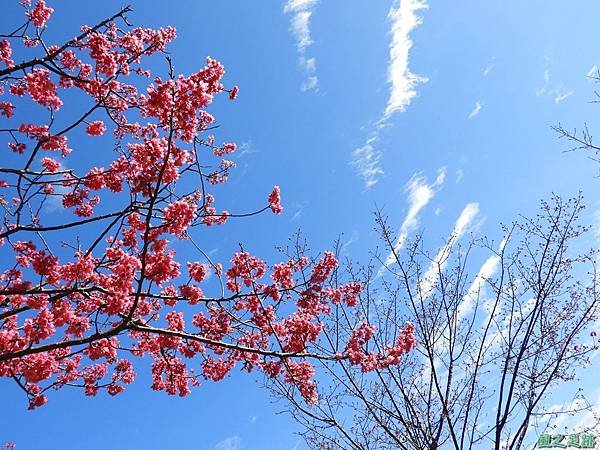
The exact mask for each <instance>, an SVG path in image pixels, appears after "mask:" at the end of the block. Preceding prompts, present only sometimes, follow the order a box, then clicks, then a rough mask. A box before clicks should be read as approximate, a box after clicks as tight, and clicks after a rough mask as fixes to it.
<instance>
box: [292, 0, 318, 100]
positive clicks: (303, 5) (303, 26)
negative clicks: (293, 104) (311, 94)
mask: <svg viewBox="0 0 600 450" xmlns="http://www.w3.org/2000/svg"><path fill="white" fill-rule="evenodd" d="M318 3H319V0H289V1H288V2H287V3H286V4H285V6H284V7H283V12H284V13H286V14H291V15H292V18H291V19H290V31H291V32H292V34H293V36H294V39H295V40H296V48H297V50H298V55H299V56H298V64H299V66H300V67H301V68H302V70H303V71H304V74H305V75H306V78H305V80H304V81H303V82H302V85H301V86H300V89H301V90H302V91H309V90H316V89H317V88H318V85H319V79H318V78H317V75H316V73H317V61H316V59H315V58H314V57H307V56H306V49H307V48H308V47H309V46H310V45H311V44H312V43H313V40H312V38H311V36H310V18H311V16H312V14H313V11H314V8H315V7H316V5H317V4H318Z"/></svg>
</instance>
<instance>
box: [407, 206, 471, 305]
mask: <svg viewBox="0 0 600 450" xmlns="http://www.w3.org/2000/svg"><path fill="white" fill-rule="evenodd" d="M478 213H479V203H467V205H466V206H465V207H464V208H463V210H462V212H461V213H460V216H458V219H457V220H456V224H455V225H454V230H452V233H451V234H450V237H449V238H448V240H447V241H446V244H445V245H444V246H443V247H442V248H441V249H440V250H439V251H438V253H437V255H436V256H435V258H434V259H433V261H432V262H431V265H430V266H429V269H427V272H426V273H425V276H424V277H423V279H422V281H421V283H420V284H419V290H420V291H421V295H422V296H423V297H425V296H427V295H428V294H429V292H430V291H431V289H432V288H433V286H434V284H435V280H436V279H437V275H438V271H440V270H443V269H444V267H445V266H446V264H447V263H448V258H449V256H450V253H451V250H452V247H453V246H454V244H455V243H456V241H458V240H459V239H460V238H461V236H462V235H463V234H464V233H465V232H466V231H467V230H468V229H469V225H471V223H472V222H473V220H474V219H475V216H477V214H478Z"/></svg>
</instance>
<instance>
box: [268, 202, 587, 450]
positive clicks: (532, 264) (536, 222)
mask: <svg viewBox="0 0 600 450" xmlns="http://www.w3.org/2000/svg"><path fill="white" fill-rule="evenodd" d="M583 208H584V206H583V204H582V198H581V197H577V198H574V199H570V200H567V201H565V200H562V199H561V198H559V197H554V198H553V199H552V201H551V202H550V203H546V202H543V203H542V207H541V210H540V212H539V214H538V215H536V216H535V217H533V218H525V217H522V218H520V219H519V220H518V221H516V222H514V223H513V224H511V225H509V226H504V227H503V228H502V230H503V235H504V237H503V240H502V241H501V242H500V243H497V244H495V243H494V242H491V241H490V240H487V239H475V238H472V239H471V242H470V243H469V244H468V245H466V246H462V247H461V246H459V245H458V244H457V243H456V242H455V240H454V239H453V238H451V239H450V240H449V241H448V242H447V243H446V245H445V246H444V247H443V248H442V250H441V251H439V252H438V253H437V254H436V256H435V257H431V256H430V255H429V254H428V252H426V251H425V249H424V245H423V242H422V239H421V238H420V237H419V238H417V239H415V240H414V241H413V242H411V243H410V244H408V245H407V246H406V247H405V249H404V250H403V251H399V250H398V247H399V246H398V245H397V241H396V236H394V233H393V232H392V231H391V229H390V227H389V226H388V224H387V222H386V219H385V218H384V216H383V215H382V213H381V212H377V214H376V220H377V225H378V230H379V231H380V233H381V237H382V239H383V242H384V244H385V246H384V249H385V251H386V253H387V252H390V254H391V256H392V258H391V259H393V263H392V264H385V263H383V261H385V260H384V259H383V258H381V257H379V258H377V259H376V261H379V262H380V263H382V264H383V265H382V266H381V267H382V268H381V269H380V266H379V264H377V265H375V264H370V265H368V266H367V267H363V268H361V269H356V267H354V266H353V265H352V264H349V266H348V271H347V273H348V274H349V276H350V277H351V278H353V279H354V280H355V281H361V282H362V283H363V285H364V289H363V293H362V294H361V301H360V302H359V304H360V305H361V308H362V311H361V313H362V317H368V318H369V321H370V324H371V325H373V326H374V327H375V328H376V332H375V335H374V338H373V340H372V342H371V343H370V345H374V346H376V347H379V348H377V349H376V350H378V351H382V347H384V345H385V344H384V343H385V342H390V340H391V339H394V338H396V335H397V333H398V332H399V330H400V326H401V324H403V323H404V322H405V321H406V320H407V319H408V320H411V321H413V322H414V326H415V328H416V335H417V338H418V339H419V344H418V347H417V350H416V351H413V352H411V353H410V354H409V355H407V356H404V359H403V362H402V363H401V364H399V365H397V366H394V367H387V368H385V369H382V370H376V371H374V372H371V373H363V372H362V371H361V368H360V367H356V366H355V367H351V366H350V365H349V364H348V363H347V361H343V360H340V361H323V362H322V363H321V364H322V365H323V369H324V370H321V371H320V373H323V374H325V373H326V374H327V375H328V377H329V378H328V381H329V383H327V382H326V381H325V380H324V379H321V380H319V388H320V392H319V394H320V400H319V402H318V403H317V404H316V405H314V406H310V407H308V406H307V405H306V404H304V403H303V402H301V401H300V399H299V397H298V395H297V393H296V391H295V390H294V388H293V387H290V386H286V385H284V384H282V383H279V384H276V385H275V386H274V390H275V392H276V394H277V395H278V396H280V397H282V398H283V399H284V400H285V401H286V402H287V403H286V404H289V405H290V407H289V410H290V412H291V413H292V414H293V416H294V418H295V419H297V421H298V422H299V423H300V424H301V425H302V427H303V431H302V434H303V436H304V438H305V439H306V441H307V443H308V444H309V445H310V446H311V447H312V448H321V449H330V448H331V449H333V448H335V449H338V448H348V449H387V448H400V449H415V450H423V449H432V450H433V449H438V448H452V449H478V448H481V449H490V448H492V449H495V450H499V449H511V450H513V449H523V448H531V444H532V442H533V443H535V439H536V438H537V435H538V433H541V432H544V431H545V432H549V428H548V427H549V420H548V419H550V418H553V417H557V416H560V415H563V414H565V415H567V414H574V413H577V412H583V411H586V412H588V413H589V414H590V415H589V417H590V418H592V419H593V420H592V422H593V423H588V424H587V425H590V426H593V425H594V424H595V423H597V422H598V419H597V417H596V416H595V415H593V414H592V412H591V411H592V408H591V405H590V403H589V402H588V401H587V399H586V398H585V396H584V394H583V392H582V390H581V389H577V387H576V386H574V384H575V383H571V386H572V390H571V391H569V392H570V394H571V395H572V400H571V401H570V402H567V403H564V402H563V405H564V406H563V407H561V408H557V407H551V406H550V402H551V401H552V400H553V396H554V394H555V393H556V392H557V389H558V390H559V391H560V392H562V395H563V396H564V393H565V392H567V391H566V387H567V386H569V382H573V381H574V380H576V379H577V375H578V373H579V372H580V369H581V368H582V367H584V366H586V365H587V364H588V363H589V360H590V357H591V356H592V355H593V352H595V351H597V350H598V342H597V341H596V339H595V332H593V331H592V332H591V333H588V331H590V330H589V328H590V325H591V324H592V322H593V321H594V320H596V318H597V313H598V306H599V296H598V294H599V293H598V290H597V289H598V274H597V268H596V260H595V252H594V251H588V252H582V251H581V245H582V244H581V242H582V240H583V239H582V238H584V235H585V233H586V232H587V231H588V228H586V227H584V226H581V225H580V224H579V223H578V220H579V216H580V213H581V211H582V209H583ZM482 253H486V254H487V256H486V259H485V262H484V263H483V266H481V269H480V270H479V271H478V272H477V274H476V275H471V274H470V272H469V271H470V270H471V269H472V267H473V265H474V262H475V261H476V260H477V259H478V257H480V256H481V254H482ZM391 259H387V261H390V260H391ZM377 269H379V271H378V270H377ZM381 271H384V272H385V273H383V274H381ZM338 277H339V278H342V277H343V276H342V274H341V273H340V274H338ZM354 321H355V318H354V316H353V315H351V314H349V313H348V312H347V311H345V310H344V309H343V308H342V307H338V310H337V311H336V312H335V314H334V320H332V321H330V322H329V323H327V325H326V328H325V334H324V336H325V339H328V341H327V342H326V343H323V345H331V346H332V349H331V350H332V351H340V349H338V348H336V346H337V345H338V341H337V337H338V336H339V335H340V334H342V335H343V334H344V333H352V331H351V330H353V329H356V324H355V322H354ZM342 350H343V349H342ZM365 350H366V351H367V352H368V351H369V350H370V349H369V348H365ZM327 386H328V387H327ZM570 398H571V397H570ZM565 442H566V441H565Z"/></svg>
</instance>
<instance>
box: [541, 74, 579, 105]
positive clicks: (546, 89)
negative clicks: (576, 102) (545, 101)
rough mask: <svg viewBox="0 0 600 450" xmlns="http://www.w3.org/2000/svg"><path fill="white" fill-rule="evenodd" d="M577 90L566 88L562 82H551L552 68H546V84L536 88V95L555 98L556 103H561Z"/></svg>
mask: <svg viewBox="0 0 600 450" xmlns="http://www.w3.org/2000/svg"><path fill="white" fill-rule="evenodd" d="M574 92H575V91H573V90H568V89H566V88H565V86H564V84H563V83H562V82H559V83H551V82H550V70H549V69H546V70H544V85H543V86H542V87H541V88H538V89H536V91H535V95H537V96H538V97H541V96H548V97H552V98H553V99H554V103H557V104H558V103H560V102H562V101H563V100H566V99H567V98H569V97H570V96H571V95H573V93H574Z"/></svg>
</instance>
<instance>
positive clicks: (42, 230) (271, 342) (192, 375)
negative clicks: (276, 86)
mask: <svg viewBox="0 0 600 450" xmlns="http://www.w3.org/2000/svg"><path fill="white" fill-rule="evenodd" d="M22 4H23V6H24V8H25V14H24V20H25V24H24V25H23V26H22V27H18V28H16V27H15V28H14V29H16V30H17V31H15V32H13V33H12V34H8V35H5V36H6V37H5V38H4V39H3V40H2V41H0V62H2V63H3V67H5V68H2V69H0V100H1V102H0V114H1V115H2V116H3V117H2V118H1V120H3V121H4V122H3V125H2V126H1V127H0V129H1V130H2V131H1V133H2V135H3V136H4V137H5V139H6V141H5V142H6V148H5V155H4V156H2V158H4V159H3V161H4V160H6V161H8V163H7V164H8V165H9V166H10V167H3V168H0V175H1V176H2V179H0V208H1V210H2V214H3V221H2V224H1V226H0V244H1V245H0V252H2V256H1V260H2V261H3V264H4V266H3V267H0V377H7V378H11V379H13V380H15V381H16V382H17V383H18V385H19V386H20V387H21V388H22V389H23V390H24V391H25V392H26V393H27V395H28V398H29V406H30V408H35V407H38V406H41V405H43V404H44V403H46V401H47V393H48V391H49V390H50V389H60V388H63V387H65V386H74V387H80V388H82V389H83V390H84V392H85V395H89V396H94V395H97V394H98V393H99V392H100V391H101V390H104V391H106V392H108V394H110V395H117V394H119V393H120V392H122V391H123V390H124V389H125V387H126V386H127V385H128V384H130V383H132V382H133V381H134V379H135V376H136V373H135V365H134V362H135V360H136V359H137V358H143V357H146V358H150V359H151V360H152V369H151V372H152V377H153V382H152V389H154V390H158V391H164V392H166V393H167V394H170V395H181V396H184V395H187V394H188V393H190V390H191V387H194V386H198V385H200V384H201V382H202V381H203V380H212V381H219V380H222V379H223V378H225V377H226V376H227V375H228V374H229V373H230V372H231V371H232V370H233V369H234V368H236V367H238V368H241V369H243V370H245V371H248V372H251V371H253V370H256V371H261V372H263V373H264V374H266V376H268V377H270V378H276V379H278V380H281V381H282V382H284V383H289V384H290V385H292V386H295V387H296V388H297V389H298V391H299V392H300V393H301V394H302V396H303V397H304V398H305V399H306V401H308V402H309V403H314V402H317V401H318V396H317V386H316V384H315V381H314V375H315V370H314V367H313V361H314V360H318V359H330V360H336V359H344V360H347V361H348V362H349V363H350V364H355V365H360V366H361V367H362V368H363V370H365V371H368V370H374V369H376V368H381V367H386V366H388V365H390V364H399V363H400V359H401V357H402V355H403V354H404V353H406V352H408V351H410V350H411V349H412V348H414V346H415V345H416V341H415V338H414V327H411V326H410V325H407V326H406V327H405V328H404V329H403V330H402V331H401V333H400V337H399V338H398V340H397V341H396V342H394V343H392V344H391V345H389V346H388V347H387V348H386V350H385V352H383V353H377V354H375V353H372V352H369V351H368V343H369V340H370V338H371V336H372V333H373V329H372V327H370V325H368V323H364V324H362V325H359V326H357V327H356V329H355V330H354V331H353V333H352V336H351V337H350V338H349V339H348V340H347V342H345V343H342V344H340V345H341V347H340V348H339V351H330V352H327V351H324V350H322V348H323V347H321V346H319V340H320V339H321V336H322V332H323V323H324V321H326V320H329V319H330V318H331V315H332V311H333V310H334V309H335V308H355V307H356V306H357V305H358V304H359V302H360V295H361V291H362V286H361V284H360V283H358V282H354V281H350V282H348V283H338V282H337V281H335V282H334V281H333V278H334V273H335V271H336V269H337V268H338V261H337V258H336V257H335V255H334V254H333V253H331V252H325V253H324V254H323V256H322V257H321V258H316V259H311V258H309V257H308V256H306V255H298V256H297V257H289V258H288V259H287V260H286V261H284V262H280V263H277V264H274V265H270V264H268V263H267V262H265V261H263V260H262V259H260V258H258V257H257V256H255V255H252V254H251V253H249V252H248V251H246V250H244V249H243V248H242V249H241V250H240V251H239V252H236V253H235V254H234V255H233V257H232V258H231V260H230V261H229V263H227V264H226V265H225V267H224V266H223V264H222V263H218V262H215V261H213V260H211V259H210V258H209V256H208V255H207V254H206V253H205V252H202V251H201V249H200V248H199V247H198V246H197V244H196V241H195V237H196V236H197V235H201V234H202V230H203V227H208V226H218V225H223V224H225V223H226V222H227V221H228V219H230V218H232V217H240V216H250V215H253V214H256V213H259V212H262V211H265V210H269V209H270V210H271V211H272V212H273V213H275V214H281V213H282V212H283V206H282V203H281V192H280V188H279V186H275V187H274V188H273V191H272V192H271V193H270V194H269V195H268V196H267V198H266V199H265V200H266V201H265V204H264V206H263V207H262V208H260V207H259V208H256V209H255V210H253V211H251V212H246V211H242V212H241V213H237V214H236V213H230V212H229V211H228V210H225V209H217V207H216V205H217V201H216V199H215V196H214V194H213V193H212V192H209V191H208V189H209V188H211V186H212V185H214V184H219V183H224V182H226V181H227V178H228V176H229V173H230V170H232V169H234V168H235V162H234V161H231V160H229V159H222V158H223V157H224V156H225V155H233V154H234V153H235V151H236V146H235V144H233V143H224V144H222V145H216V144H215V138H214V136H211V135H207V133H208V132H209V129H210V128H211V127H213V126H214V124H215V118H214V117H213V116H212V115H211V114H210V113H209V112H208V111H207V108H208V107H209V106H210V104H211V103H212V102H213V100H215V98H216V97H217V96H218V95H219V94H222V93H225V94H226V96H227V97H229V98H230V99H232V100H233V99H235V98H236V97H237V96H238V93H239V89H238V88H237V87H232V88H231V89H226V87H225V86H224V84H223V83H222V80H223V77H224V74H225V70H224V68H223V66H222V65H221V64H220V63H219V62H218V61H216V60H214V59H212V58H208V59H207V61H206V64H205V66H204V67H203V68H202V69H200V70H198V71H197V72H194V73H192V74H190V75H177V74H175V72H174V69H173V64H172V62H171V61H170V59H169V58H168V57H167V62H166V63H164V64H166V66H165V69H166V70H165V71H166V75H163V76H162V77H161V76H156V77H154V78H153V79H152V81H150V82H149V80H148V78H149V77H152V74H151V71H150V70H149V69H148V65H145V63H146V62H147V61H149V58H151V57H152V55H154V54H159V55H161V54H162V53H163V52H164V51H165V49H166V46H167V45H168V44H169V42H171V41H173V39H175V37H176V32H175V30H174V29H173V28H171V27H167V28H164V29H159V30H152V29H146V28H133V29H131V28H127V27H122V24H125V23H127V22H126V19H125V14H126V13H128V12H129V9H128V8H125V9H123V10H121V11H119V12H118V13H117V14H115V15H114V16H112V17H111V18H108V19H107V20H105V21H103V22H101V23H99V24H98V25H96V26H93V27H90V26H84V27H82V28H81V30H80V34H79V35H77V36H76V37H74V38H73V39H71V40H70V41H68V42H67V43H64V44H62V45H51V44H50V43H47V42H44V40H43V38H42V33H41V32H42V29H44V28H45V27H46V26H47V25H48V24H49V23H51V15H52V13H53V9H52V8H50V7H49V6H47V5H46V3H45V2H44V1H43V0H37V1H35V3H34V4H32V2H29V1H23V2H22ZM16 53H18V56H16V55H15V54H16ZM15 61H16V62H15ZM157 61H158V60H157ZM160 61H164V59H161V60H160ZM157 65H158V64H157ZM69 90H70V91H72V92H70V93H68V94H67V92H66V91H69ZM75 94H77V95H78V96H79V97H78V100H77V101H76V102H73V100H72V98H73V95H75ZM67 99H71V100H68V101H67ZM28 102H29V105H27V107H26V108H24V107H23V106H24V105H26V104H27V103H28ZM67 102H71V103H69V105H68V106H69V107H68V108H66V106H67V105H64V103H67ZM30 110H31V111H35V112H36V116H35V117H36V118H37V119H33V118H32V114H30V113H27V114H26V111H30ZM65 110H68V113H65ZM74 117H75V118H74ZM86 139H87V140H86ZM88 147H89V148H88ZM90 148H93V150H90ZM98 149H101V150H98ZM78 154H82V155H85V157H84V158H80V159H79V160H76V159H73V155H78ZM228 157H229V156H228ZM82 160H83V161H84V162H81V161H82ZM73 161H78V162H77V163H73ZM3 165H4V164H3ZM61 210H64V211H61ZM177 241H186V242H189V243H190V247H192V246H194V247H195V248H197V249H198V255H199V256H198V259H199V260H197V261H182V260H181V257H178V254H177V251H176V245H174V244H175V243H176V242H177Z"/></svg>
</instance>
